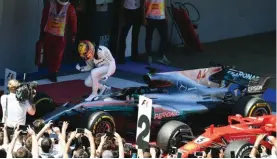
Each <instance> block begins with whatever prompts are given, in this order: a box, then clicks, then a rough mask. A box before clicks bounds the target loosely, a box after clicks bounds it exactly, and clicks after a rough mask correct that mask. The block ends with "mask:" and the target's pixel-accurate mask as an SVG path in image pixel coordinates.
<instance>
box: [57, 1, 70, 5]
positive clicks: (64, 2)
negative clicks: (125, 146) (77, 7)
mask: <svg viewBox="0 0 277 159" xmlns="http://www.w3.org/2000/svg"><path fill="white" fill-rule="evenodd" d="M57 2H58V3H59V4H60V5H63V6H65V5H67V4H68V3H69V0H57Z"/></svg>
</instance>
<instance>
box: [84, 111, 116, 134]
mask: <svg viewBox="0 0 277 159" xmlns="http://www.w3.org/2000/svg"><path fill="white" fill-rule="evenodd" d="M87 127H88V129H89V130H91V132H92V134H94V135H96V134H98V133H106V132H112V133H113V132H115V122H114V119H113V117H112V116H111V115H110V114H109V113H107V112H103V111H100V112H95V113H92V114H91V115H90V116H89V118H88V126H87Z"/></svg>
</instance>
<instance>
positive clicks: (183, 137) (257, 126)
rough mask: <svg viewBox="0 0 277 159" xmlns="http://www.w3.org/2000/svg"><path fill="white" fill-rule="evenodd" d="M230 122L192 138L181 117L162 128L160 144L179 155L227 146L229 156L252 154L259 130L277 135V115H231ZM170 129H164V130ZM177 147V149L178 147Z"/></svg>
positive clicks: (262, 132) (212, 127)
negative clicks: (180, 119) (180, 120)
mask: <svg viewBox="0 0 277 159" xmlns="http://www.w3.org/2000/svg"><path fill="white" fill-rule="evenodd" d="M228 122H229V125H227V126H221V127H215V126H214V125H211V126H210V127H208V128H206V129H205V132H204V133H203V134H201V135H200V136H199V137H197V138H194V139H190V138H191V137H192V136H193V135H192V132H191V130H189V129H188V127H187V125H186V124H184V123H182V122H179V121H170V122H168V123H166V124H165V125H164V126H163V127H162V128H161V129H160V131H159V133H158V136H157V145H158V146H159V147H160V148H161V149H162V150H163V151H164V152H166V154H168V155H171V154H174V153H177V152H176V151H178V155H179V156H178V157H182V158H188V157H197V156H198V155H201V152H203V151H206V152H207V149H208V150H212V151H214V150H216V151H214V152H217V153H219V151H220V150H221V149H223V150H224V156H225V157H227V158H234V157H235V158H244V157H249V153H250V151H251V149H252V147H253V144H254V143H255V141H256V137H257V135H259V134H267V135H273V136H275V135H276V116H275V115H266V116H260V117H245V118H244V117H242V116H241V115H236V116H229V117H228ZM165 131H166V132H168V133H164V132H165ZM261 144H262V145H263V146H265V147H266V148H268V149H271V147H272V146H271V144H270V143H269V142H267V141H266V140H264V141H262V143H261ZM177 148H178V149H177Z"/></svg>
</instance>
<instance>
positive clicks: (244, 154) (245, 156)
mask: <svg viewBox="0 0 277 159" xmlns="http://www.w3.org/2000/svg"><path fill="white" fill-rule="evenodd" d="M250 151H251V150H246V151H245V152H243V153H242V155H241V156H239V158H250V157H249V155H250Z"/></svg>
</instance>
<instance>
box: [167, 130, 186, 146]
mask: <svg viewBox="0 0 277 159" xmlns="http://www.w3.org/2000/svg"><path fill="white" fill-rule="evenodd" d="M182 135H186V136H189V135H190V134H189V133H184V132H183V133H178V134H176V135H175V136H174V137H173V138H172V139H171V140H170V142H169V147H172V146H175V147H177V148H178V147H180V146H182V145H183V142H181V141H182V140H183V138H182Z"/></svg>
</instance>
